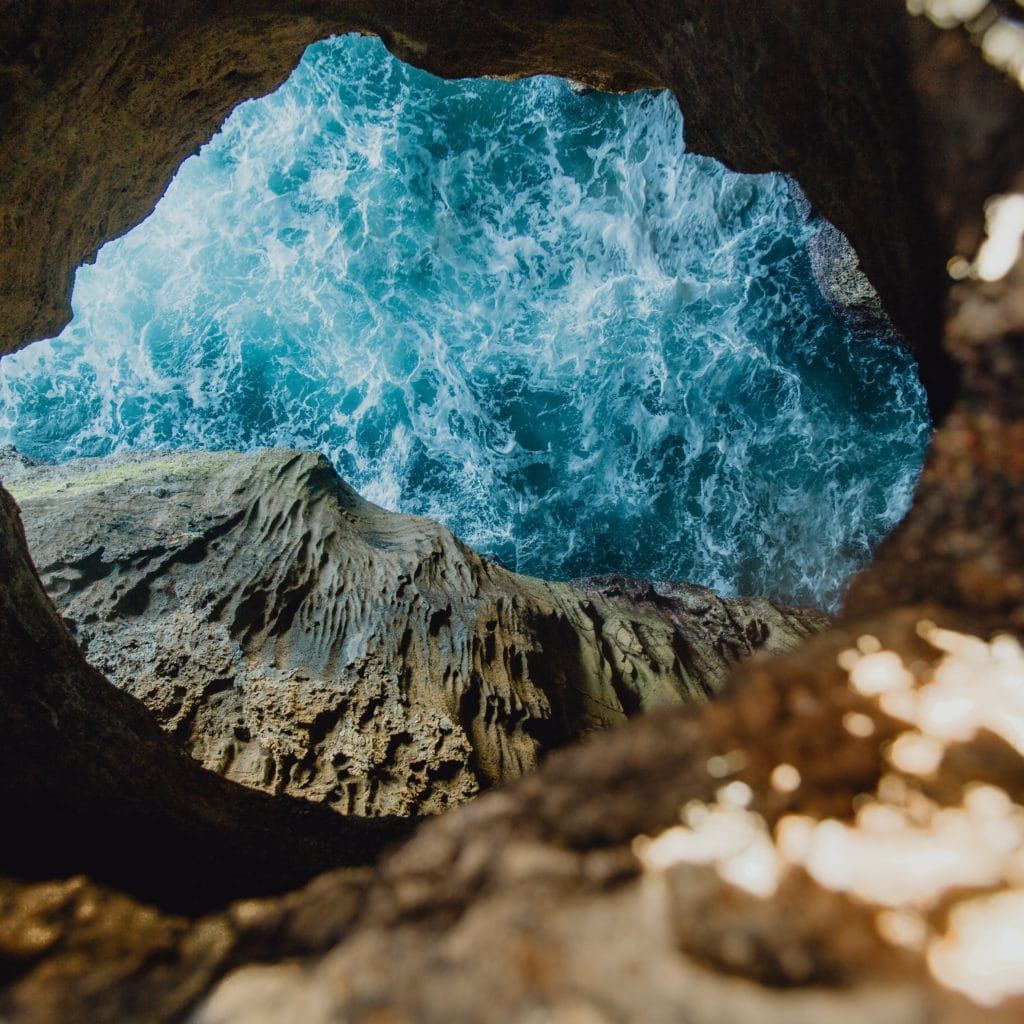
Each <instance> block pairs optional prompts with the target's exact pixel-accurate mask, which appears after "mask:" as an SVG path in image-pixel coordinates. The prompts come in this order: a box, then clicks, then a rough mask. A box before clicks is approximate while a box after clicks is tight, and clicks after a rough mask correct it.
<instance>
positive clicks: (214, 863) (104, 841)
mask: <svg viewBox="0 0 1024 1024" xmlns="http://www.w3.org/2000/svg"><path fill="white" fill-rule="evenodd" d="M0 580H2V581H3V586H2V587H0V621H2V622H3V624H4V625H3V628H4V641H3V643H0V701H2V703H3V707H4V713H3V715H2V716H0V809H2V814H3V821H4V835H5V840H4V843H3V852H2V858H3V864H4V869H5V870H6V871H12V872H15V873H16V874H18V875H19V876H21V877H26V878H46V877H54V876H58V877H59V876H61V875H67V874H70V873H74V872H76V871H87V872H88V873H89V874H90V875H92V876H93V877H95V878H97V879H108V880H109V879H116V881H117V884H118V886H119V887H120V888H121V889H123V890H126V891H128V892H132V893H135V894H137V895H140V896H142V897H144V898H146V899H150V900H157V901H159V902H160V903H162V904H163V905H165V906H172V907H175V908H178V909H182V908H186V909H189V910H192V911H195V910H196V909H202V908H206V907H209V906H211V905H218V904H223V903H224V902H225V901H226V899H230V898H232V896H238V895H242V894H248V893H252V892H262V893H270V892H281V891H283V890H286V889H288V888H289V887H291V886H294V885H296V884H299V883H300V882H302V881H304V880H305V879H307V878H309V877H310V874H311V873H313V872H316V871H319V870H324V869H326V868H328V867H335V866H338V865H339V864H341V863H349V864H364V863H367V862H369V861H372V860H374V859H375V858H376V857H378V856H379V855H380V852H381V850H382V849H383V848H384V847H385V846H386V845H387V844H388V843H390V842H394V841H396V840H397V839H399V838H401V837H403V836H404V835H406V834H408V833H409V832H410V831H411V824H412V823H411V822H409V821H408V820H406V819H396V818H386V819H384V818H376V819H373V820H369V819H363V818H355V817H352V818H342V817H340V816H339V815H336V814H332V813H330V811H328V810H327V809H326V808H322V807H315V806H311V805H310V804H308V803H307V802H305V801H302V800H296V799H294V798H290V797H281V798H276V799H275V798H271V797H269V796H267V795H266V794H265V793H256V792H253V791H252V790H249V789H245V788H244V787H242V786H238V785H236V784H234V783H230V782H228V781H226V780H224V779H221V778H218V777H217V776H215V775H212V774H211V773H210V772H206V771H204V770H203V769H202V768H201V767H200V766H199V765H198V764H197V763H196V762H195V761H193V760H192V759H191V758H189V757H188V756H187V755H186V754H185V753H184V752H183V751H182V750H181V749H180V748H179V747H178V745H177V744H176V743H174V742H173V740H171V739H170V738H169V737H167V736H165V735H164V734H163V733H162V732H161V731H160V729H159V728H158V727H157V725H156V723H155V722H154V721H153V718H152V716H151V715H150V714H149V713H148V712H147V711H146V709H145V708H144V707H143V705H142V704H140V703H139V702H138V701H137V700H135V699H134V698H133V697H131V696H129V695H128V694H126V693H122V692H121V691H119V690H117V689H115V688H114V687H113V686H111V684H110V683H109V682H107V680H106V679H104V678H103V676H102V675H101V674H100V673H99V672H98V671H97V670H96V669H94V668H92V667H91V666H90V665H88V664H87V663H86V661H85V659H84V658H83V656H82V653H81V651H80V650H79V649H78V647H77V646H76V645H75V642H74V640H72V638H71V635H70V633H68V631H67V629H66V628H65V626H64V624H63V623H62V622H61V619H60V617H59V616H58V615H57V613H56V612H55V611H54V609H53V606H52V604H50V602H49V600H48V599H47V597H46V594H45V592H44V591H43V588H42V585H41V584H40V582H39V577H38V575H37V573H36V571H35V569H34V567H33V566H32V563H31V562H30V560H29V558H28V554H27V550H26V545H25V537H24V533H23V531H22V527H21V521H20V518H19V516H18V510H17V507H16V506H15V504H14V502H13V501H12V499H11V498H10V496H9V495H8V494H7V492H6V491H4V490H3V489H0Z"/></svg>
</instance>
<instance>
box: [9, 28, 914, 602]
mask: <svg viewBox="0 0 1024 1024" xmlns="http://www.w3.org/2000/svg"><path fill="white" fill-rule="evenodd" d="M808 230H809V228H808V227H807V226H806V225H805V224H804V223H803V222H802V220H801V218H800V216H799V215H798V214H797V212H796V211H795V210H794V209H793V207H792V204H791V200H790V197H789V191H788V189H787V187H786V184H785V182H784V180H783V179H781V178H779V177H776V176H764V177H758V178H749V177H741V176H737V175H734V174H730V173H727V172H726V171H725V170H724V169H723V168H721V167H720V166H719V165H717V164H715V163H713V162H712V161H709V160H706V159H703V158H700V157H695V156H688V155H685V154H684V153H683V147H682V119H681V117H680V115H679V112H678V110H677V108H676V106H675V104H674V101H673V100H672V98H671V97H670V96H669V95H668V94H667V93H660V94H651V93H648V94H636V95H633V96H628V97H611V96H604V95H600V94H586V95H582V96H581V95H577V94H575V93H573V92H572V91H571V90H570V89H569V87H568V86H567V85H566V84H565V83H563V82H560V81H558V80H554V79H546V78H537V79H532V80H528V81H525V82H520V83H516V84H507V83H498V82H488V81H476V82H463V83H452V82H441V81H439V80H436V79H432V78H430V76H427V75H425V74H423V73H421V72H418V71H414V70H412V69H410V68H408V67H405V66H403V65H401V64H399V63H398V62H396V61H394V60H393V59H392V58H390V57H389V56H387V55H386V52H385V51H384V50H383V48H382V46H381V45H380V43H379V42H377V41H375V40H369V39H358V38H348V39H343V40H332V41H328V42H325V43H321V44H318V45H317V46H314V47H312V48H310V50H309V51H308V53H307V55H306V57H305V58H304V60H303V62H302V64H301V65H300V67H299V68H298V69H297V71H296V72H295V74H294V75H293V76H292V78H291V79H290V80H289V82H288V83H287V84H286V85H285V86H284V87H283V88H282V89H281V90H280V91H279V92H278V93H276V94H275V95H273V96H271V97H268V98H266V99H264V100H261V101H256V102H251V103H247V104H245V105H243V106H242V107H240V108H239V109H238V110H236V111H235V113H234V114H233V115H232V116H231V118H230V119H229V120H228V122H227V124H226V125H225V126H224V129H223V131H222V132H221V133H220V134H219V135H218V136H217V137H216V138H215V139H214V140H213V141H212V142H211V143H210V144H209V145H208V146H207V147H206V148H205V150H204V151H203V153H202V154H201V155H200V156H199V157H197V158H193V159H191V160H189V161H187V162H186V163H185V164H184V165H183V167H182V168H181V170H180V171H179V173H178V175H177V177H176V179H175V180H174V182H173V183H172V185H171V187H170V188H169V189H168V193H167V195H166V196H165V198H164V199H163V200H162V201H161V203H160V204H159V206H158V207H157V210H156V211H155V212H154V214H153V215H152V216H151V217H150V219H149V220H148V221H146V222H145V223H144V224H143V225H141V226H140V227H139V228H137V229H135V230H134V231H133V232H131V233H130V234H129V235H127V236H125V237H124V238H122V239H120V240H118V241H116V242H112V243H110V244H109V245H107V246H106V247H105V248H104V249H103V251H102V252H101V254H100V256H99V259H98V260H97V262H96V264H95V266H91V267H83V268H82V269H81V270H80V271H79V274H78V277H77V280H76V288H75V294H74V311H75V317H74V320H73V321H72V323H71V324H70V325H69V327H68V328H67V329H66V330H65V332H64V333H63V334H62V335H61V337H60V338H58V339H56V340H54V341H52V342H49V343H44V344H40V345H36V346H33V347H32V348H30V349H28V350H26V351H25V352H24V353H21V354H19V355H18V356H16V357H13V358H9V359H5V360H4V361H3V363H2V365H0V401H2V406H0V441H2V442H7V443H16V444H18V445H19V447H21V448H22V449H23V450H25V451H26V452H27V453H29V454H33V455H37V456H43V457H51V458H57V459H65V458H70V457H73V456H76V455H83V454H100V453H104V452H108V451H113V450H118V449H122V448H144V447H153V446H168V447H199V446H204V447H205V446H208V447H243V448H244V447H251V446H256V445H267V444H278V445H295V446H299V447H305V448H314V449H319V450H321V451H323V452H324V453H325V454H327V455H328V456H329V457H330V458H331V459H332V461H333V462H334V463H335V464H336V465H337V467H338V469H339V470H340V471H341V473H342V474H343V475H344V476H346V477H347V478H348V479H349V480H350V481H351V482H352V483H353V484H354V485H355V486H356V487H357V488H358V489H360V490H361V491H362V492H363V493H364V494H366V495H367V496H368V497H370V498H371V499H372V500H375V501H378V502H381V503H382V504H385V505H388V506H391V507H395V508H399V509H403V510H408V511H415V512H420V513H425V514H428V515H432V516H434V517H436V518H438V519H441V520H442V521H444V522H446V523H447V524H449V525H450V526H452V527H453V528H454V529H455V530H456V531H457V532H459V533H460V534H461V535H462V536H463V538H464V539H465V540H467V541H468V542H470V543H472V544H474V545H475V546H477V547H478V548H480V549H482V550H484V551H490V552H493V553H494V554H496V555H498V556H500V557H501V558H502V559H503V560H504V561H506V562H507V563H509V564H511V565H513V566H514V567H516V568H519V569H520V570H522V571H528V572H533V573H536V574H541V575H549V576H571V575H581V574H587V573H595V572H603V571H611V570H625V571H631V572H635V573H638V574H644V575H649V576H654V577H676V578H687V579H691V580H695V581H698V582H701V583H705V584H708V585H710V586H714V587H717V588H719V589H720V590H722V591H724V592H736V591H738V590H739V591H747V592H763V593H769V594H774V595H776V596H779V597H783V598H786V599H789V600H799V601H811V602H816V603H819V604H825V605H829V604H833V603H834V602H835V601H836V600H837V598H838V596H839V595H840V594H841V592H842V589H843V587H844V584H845V580H846V579H847V577H848V575H849V574H850V573H851V572H852V571H853V570H854V569H856V568H857V567H859V566H860V565H861V564H863V562H864V561H865V560H866V559H867V558H868V556H869V554H870V551H871V548H872V546H873V545H874V544H875V543H876V542H877V541H878V539H879V538H880V537H881V536H882V535H883V534H884V533H885V532H886V531H887V530H888V529H889V528H890V527H891V526H892V525H893V524H894V523H895V522H896V521H897V520H898V518H899V517H900V515H901V514H902V513H903V511H904V509H905V508H906V505H907V503H908V501H909V497H910V493H911V490H912V487H913V484H914V481H915V480H916V476H917V473H918V470H919V464H920V457H921V452H922V449H923V444H924V439H925V434H926V432H927V420H926V413H925V408H924V401H923V395H922V393H921V389H920V387H919V385H918V383H917V381H916V376H915V374H914V371H913V368H912V366H911V363H910V360H909V357H907V356H905V355H904V354H902V353H900V352H898V351H896V350H895V349H894V348H893V347H892V346H890V345H887V344H886V343H884V342H883V341H881V340H880V339H872V338H865V337H859V338H857V339H853V338H852V337H851V336H850V335H849V333H848V332H847V331H846V330H845V328H844V327H843V326H842V325H841V324H839V323H837V322H836V321H835V319H834V318H833V317H832V314H831V313H830V311H829V309H828V306H827V304H826V303H825V302H824V300H823V299H822V298H821V297H820V295H819V294H818V293H817V291H816V290H815V287H814V284H813V280H812V275H811V272H810V268H809V264H808V260H807V257H806V254H805V252H804V250H803V244H804V242H805V240H806V237H807V232H808Z"/></svg>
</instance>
